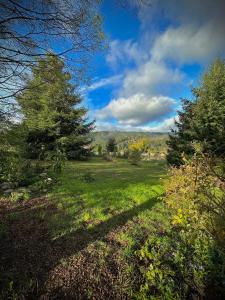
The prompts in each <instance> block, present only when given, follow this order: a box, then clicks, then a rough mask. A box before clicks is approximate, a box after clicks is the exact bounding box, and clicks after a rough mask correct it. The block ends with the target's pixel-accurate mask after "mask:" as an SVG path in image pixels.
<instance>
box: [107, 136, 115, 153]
mask: <svg viewBox="0 0 225 300" xmlns="http://www.w3.org/2000/svg"><path fill="white" fill-rule="evenodd" d="M116 149H117V147H116V139H115V138H114V137H110V138H109V139H108V142H107V144H106V151H107V152H108V153H114V152H115V151H116Z"/></svg>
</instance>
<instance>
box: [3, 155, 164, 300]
mask: <svg viewBox="0 0 225 300" xmlns="http://www.w3.org/2000/svg"><path fill="white" fill-rule="evenodd" d="M165 177H166V165H165V162H163V161H151V162H142V163H141V164H140V166H138V167H137V166H132V165H130V164H129V162H127V161H126V160H117V161H116V162H106V161H103V160H100V159H93V160H91V161H89V162H68V163H67V165H66V168H65V170H64V172H63V174H62V175H61V176H60V177H59V178H58V182H57V184H56V185H55V187H54V188H53V190H52V191H51V193H49V195H48V197H47V198H45V197H41V198H37V199H31V200H29V201H27V202H24V203H23V204H22V206H21V204H19V203H18V204H17V203H13V204H12V203H9V202H6V203H2V204H1V211H2V217H3V218H2V220H3V225H4V234H3V236H5V237H4V238H3V243H2V245H3V247H2V248H1V249H0V252H1V250H2V253H4V255H3V256H2V261H1V264H2V266H4V268H2V270H1V274H2V275H1V276H0V287H2V291H3V292H2V294H0V296H1V295H2V297H3V298H10V297H11V298H13V299H28V298H32V299H40V298H42V299H131V298H133V295H134V293H135V292H136V289H137V290H138V288H139V286H140V284H141V282H139V278H141V276H139V275H138V272H139V271H134V269H135V255H134V252H135V249H138V248H140V247H141V245H142V243H143V241H144V240H145V238H146V235H149V233H150V232H151V230H152V231H154V229H155V228H157V230H158V229H159V230H160V226H161V225H160V224H161V223H162V218H164V217H165V214H162V213H161V210H162V209H163V206H162V204H161V201H160V195H162V194H163V191H164V190H163V181H164V179H165ZM164 223H165V222H164ZM15 228H17V230H16V231H15ZM5 231H6V232H5Z"/></svg>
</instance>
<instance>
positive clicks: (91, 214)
mask: <svg viewBox="0 0 225 300" xmlns="http://www.w3.org/2000/svg"><path fill="white" fill-rule="evenodd" d="M165 171H166V165H165V162H163V161H150V162H142V163H140V165H139V166H133V165H131V164H130V163H129V162H128V161H126V160H117V161H115V162H106V161H103V160H101V159H93V160H91V161H88V162H68V163H67V165H66V168H65V171H64V172H63V174H62V175H61V176H60V178H59V180H58V183H57V185H56V186H55V188H54V189H53V191H52V192H51V193H50V195H49V198H50V199H51V200H52V201H53V202H54V203H55V204H56V205H57V208H58V213H56V214H55V215H54V216H53V217H51V218H50V220H49V222H50V225H51V226H50V227H51V230H52V232H53V237H55V238H56V237H58V236H61V235H64V234H67V233H69V232H71V231H74V230H77V229H78V228H91V227H94V226H95V225H97V224H99V223H100V222H105V221H107V220H109V219H111V218H113V217H114V216H116V215H118V214H122V213H123V212H127V211H129V210H132V209H133V211H134V212H135V207H137V209H138V207H139V206H140V205H142V204H144V203H146V202H147V201H148V203H149V207H151V205H152V203H151V199H152V201H155V199H156V198H157V197H158V196H159V195H161V194H162V193H163V185H162V182H163V179H164V178H165V176H166V175H165V174H166V172H165ZM85 175H86V177H87V179H88V178H89V177H90V178H91V179H93V180H90V181H88V180H85V178H86V177H85ZM138 213H139V212H138V210H137V214H138ZM140 213H141V212H140ZM115 225H116V224H115Z"/></svg>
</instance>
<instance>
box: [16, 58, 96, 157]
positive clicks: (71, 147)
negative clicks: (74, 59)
mask: <svg viewBox="0 0 225 300" xmlns="http://www.w3.org/2000/svg"><path fill="white" fill-rule="evenodd" d="M70 80H71V75H70V74H69V73H68V72H65V71H64V63H63V61H62V60H61V59H59V58H58V57H57V56H55V55H54V54H48V55H46V56H45V57H44V58H43V59H40V60H39V61H38V64H37V66H35V67H34V68H33V69H32V78H31V79H30V80H29V81H28V82H27V85H26V90H25V91H24V92H23V93H21V94H20V95H19V96H18V97H17V101H18V103H19V105H20V107H21V112H22V114H23V117H24V118H23V123H24V125H25V126H26V127H27V130H28V134H27V145H28V147H27V153H28V154H29V156H30V157H31V158H38V157H40V156H42V154H46V153H47V152H48V151H54V150H56V149H61V150H63V151H64V152H65V154H66V157H67V158H68V159H82V158H85V157H86V156H87V155H88V154H89V153H90V142H91V140H90V139H89V137H88V133H89V132H90V131H91V130H92V129H93V127H94V123H93V122H91V123H90V122H87V119H86V117H85V115H86V112H87V110H86V109H85V108H83V107H81V106H80V104H81V97H80V96H79V95H78V94H76V93H75V88H74V86H73V85H72V84H71V83H70Z"/></svg>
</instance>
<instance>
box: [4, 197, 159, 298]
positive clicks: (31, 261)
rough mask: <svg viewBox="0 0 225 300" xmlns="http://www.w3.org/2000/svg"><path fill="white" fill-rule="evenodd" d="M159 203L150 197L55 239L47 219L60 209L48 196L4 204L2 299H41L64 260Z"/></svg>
mask: <svg viewBox="0 0 225 300" xmlns="http://www.w3.org/2000/svg"><path fill="white" fill-rule="evenodd" d="M156 202H157V198H154V199H150V200H149V201H146V202H145V203H143V204H141V205H138V206H135V207H133V208H132V209H129V210H127V211H124V212H122V213H120V214H117V215H115V216H113V217H111V218H110V219H109V220H107V221H105V222H102V223H100V224H98V225H95V226H93V227H92V228H79V229H77V230H75V231H73V232H71V233H69V234H66V235H64V236H63V237H60V238H58V239H56V240H52V237H51V235H50V232H49V229H48V222H47V220H46V218H49V217H50V216H52V215H54V214H55V213H58V212H57V209H56V208H55V207H54V205H53V204H52V203H51V202H49V201H47V200H46V199H45V198H39V199H34V200H33V201H29V203H25V204H24V205H23V207H22V208H21V206H19V205H18V206H16V205H14V206H13V207H12V206H10V205H9V204H7V205H6V207H4V206H1V207H0V209H1V211H0V217H1V220H2V223H3V224H4V226H5V228H6V231H7V232H6V234H5V236H2V237H0V239H1V243H0V273H1V276H0V290H2V292H0V298H1V299H6V298H9V297H12V296H14V297H15V296H16V297H18V299H39V298H40V297H41V296H42V295H43V294H44V293H45V288H46V287H45V283H46V281H47V278H48V275H49V272H50V271H51V270H53V269H54V267H56V266H57V265H58V264H59V263H60V261H61V260H63V259H66V258H68V257H70V256H71V255H74V254H76V253H78V252H80V251H82V250H83V249H85V248H86V247H87V246H88V245H89V244H90V243H93V242H95V241H97V240H103V239H104V238H105V237H106V236H107V234H108V233H109V232H110V231H112V230H114V229H116V228H119V227H122V226H123V225H124V224H125V223H126V222H127V221H128V220H131V219H132V218H134V217H135V216H137V215H138V214H139V213H141V212H142V211H144V210H146V209H151V208H152V207H153V206H154V205H155V203H156ZM41 216H43V217H41ZM61 217H62V218H66V215H65V216H63V215H62V216H61ZM75 292H76V291H75ZM13 293H16V294H13ZM16 297H15V299H17V298H16ZM43 299H45V298H43ZM46 299H48V298H46ZM54 299H57V298H54ZM61 299H62V298H61Z"/></svg>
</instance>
